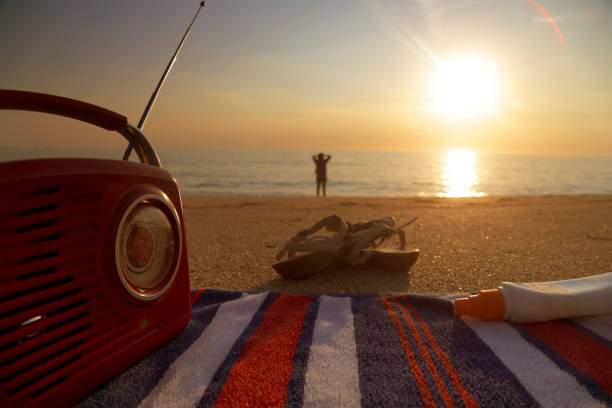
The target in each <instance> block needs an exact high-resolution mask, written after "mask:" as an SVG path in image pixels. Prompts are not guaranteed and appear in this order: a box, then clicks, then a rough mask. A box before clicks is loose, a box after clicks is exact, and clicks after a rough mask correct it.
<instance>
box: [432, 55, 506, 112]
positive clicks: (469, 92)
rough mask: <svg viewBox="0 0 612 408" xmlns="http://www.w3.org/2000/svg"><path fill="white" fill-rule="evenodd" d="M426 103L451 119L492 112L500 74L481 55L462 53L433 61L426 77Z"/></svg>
mask: <svg viewBox="0 0 612 408" xmlns="http://www.w3.org/2000/svg"><path fill="white" fill-rule="evenodd" d="M428 88H429V95H428V99H429V107H430V109H431V110H433V111H434V112H435V113H436V114H438V115H442V116H444V117H447V118H452V119H470V118H477V117H483V116H488V115H495V114H497V113H498V110H499V104H500V77H499V73H498V71H497V68H496V66H495V64H494V63H493V62H492V61H489V60H487V59H484V58H479V57H472V56H461V57H455V58H452V59H449V60H446V61H440V62H438V63H437V64H436V67H435V69H434V71H433V72H432V74H431V76H430V78H429V87H428Z"/></svg>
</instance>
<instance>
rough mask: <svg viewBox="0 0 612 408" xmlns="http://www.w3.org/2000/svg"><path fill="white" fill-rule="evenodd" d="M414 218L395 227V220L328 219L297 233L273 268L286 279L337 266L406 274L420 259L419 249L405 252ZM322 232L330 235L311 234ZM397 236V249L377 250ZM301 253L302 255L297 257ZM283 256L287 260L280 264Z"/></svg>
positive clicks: (387, 218)
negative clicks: (408, 229)
mask: <svg viewBox="0 0 612 408" xmlns="http://www.w3.org/2000/svg"><path fill="white" fill-rule="evenodd" d="M414 221H416V217H415V218H413V219H412V220H410V221H408V222H407V223H405V224H403V225H400V226H399V227H396V226H395V225H396V222H395V218H393V217H384V218H380V219H377V220H372V221H368V222H360V223H356V224H351V223H348V222H344V220H343V219H342V218H340V217H339V216H337V215H330V216H328V217H325V218H323V219H321V220H320V221H318V222H317V223H315V224H314V225H313V226H312V227H310V228H308V229H305V230H302V231H300V232H298V233H297V234H296V235H295V236H293V237H292V238H291V239H290V240H289V241H287V243H286V244H285V246H284V247H283V248H282V249H281V250H280V251H279V252H278V254H276V260H277V261H278V262H276V263H274V264H273V265H272V267H274V269H275V270H276V272H278V274H279V275H281V276H282V277H283V278H286V279H301V278H305V277H307V276H310V275H313V274H315V273H317V272H319V271H322V270H324V269H328V268H331V267H333V266H336V265H338V264H340V263H344V264H347V265H351V266H357V265H367V266H368V267H372V268H376V269H383V270H387V271H407V270H409V269H410V268H411V267H412V265H414V263H415V262H416V260H417V258H418V257H419V250H418V249H406V235H405V233H404V230H403V229H404V228H405V227H407V226H408V225H410V224H412V223H413V222H414ZM323 228H325V229H326V230H327V231H330V232H332V234H331V235H315V236H312V234H314V233H316V232H318V231H320V230H322V229H323ZM396 234H397V235H398V237H399V240H400V245H399V248H397V249H391V248H378V246H379V245H381V244H382V243H383V242H384V241H385V240H387V239H389V238H391V237H393V236H394V235H396ZM299 253H301V254H299ZM285 256H287V259H285V260H282V259H283V258H284V257H285Z"/></svg>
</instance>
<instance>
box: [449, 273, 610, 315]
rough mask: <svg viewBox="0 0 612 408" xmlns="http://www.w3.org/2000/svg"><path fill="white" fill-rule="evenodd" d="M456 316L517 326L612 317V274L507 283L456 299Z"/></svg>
mask: <svg viewBox="0 0 612 408" xmlns="http://www.w3.org/2000/svg"><path fill="white" fill-rule="evenodd" d="M454 312H455V315H457V316H463V315H467V316H476V317H480V318H481V319H483V320H498V319H505V320H508V321H511V322H515V323H530V322H542V321H547V320H554V319H565V318H570V317H578V316H591V315H600V314H608V313H612V272H609V273H605V274H601V275H593V276H588V277H585V278H577V279H568V280H562V281H554V282H534V283H512V282H503V283H502V284H501V285H500V286H499V287H498V288H497V289H491V290H481V291H479V292H478V293H477V294H476V295H472V296H469V297H467V298H461V299H456V300H455V307H454Z"/></svg>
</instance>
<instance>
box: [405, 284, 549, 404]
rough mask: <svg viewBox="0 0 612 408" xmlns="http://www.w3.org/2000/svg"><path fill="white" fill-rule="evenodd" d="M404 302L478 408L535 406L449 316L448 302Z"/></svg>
mask: <svg viewBox="0 0 612 408" xmlns="http://www.w3.org/2000/svg"><path fill="white" fill-rule="evenodd" d="M408 299H409V301H410V303H411V304H412V306H414V308H415V309H416V310H417V312H418V313H419V315H420V316H421V317H422V318H423V319H424V320H425V321H426V322H427V324H428V327H429V329H430V330H431V332H432V333H433V335H434V336H435V338H436V341H437V343H438V345H439V346H440V347H441V348H442V350H443V351H444V353H445V354H446V355H447V356H448V358H449V359H450V361H451V362H452V365H453V367H454V368H455V370H456V371H457V373H458V374H459V377H460V378H461V382H462V384H463V385H464V386H465V388H466V389H467V390H468V391H469V392H470V394H471V395H472V396H473V397H474V399H475V400H476V401H477V403H478V405H479V406H486V407H490V406H513V407H514V406H537V405H538V404H537V402H536V401H535V400H534V399H533V398H532V397H531V396H530V395H529V393H528V392H527V390H525V388H524V387H523V386H522V385H521V384H520V382H519V381H518V380H517V379H516V376H515V375H514V374H513V373H512V372H511V371H510V370H509V369H508V368H507V367H506V366H505V365H504V364H503V363H502V362H501V361H500V360H499V359H498V358H497V356H496V355H495V354H494V353H493V352H492V351H491V349H490V348H489V347H488V346H487V345H486V344H485V343H484V342H483V341H482V340H480V338H479V337H478V336H477V335H476V333H474V331H473V330H472V329H471V328H469V327H468V326H467V325H466V324H465V323H464V322H463V321H462V320H461V319H459V318H456V317H455V316H454V315H453V311H452V308H453V305H452V302H450V301H448V300H445V299H436V298H433V297H425V296H414V295H413V296H409V297H408Z"/></svg>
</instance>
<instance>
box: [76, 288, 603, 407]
mask: <svg viewBox="0 0 612 408" xmlns="http://www.w3.org/2000/svg"><path fill="white" fill-rule="evenodd" d="M192 303H193V315H192V318H191V321H190V323H189V325H188V327H187V328H186V329H185V331H184V332H183V333H182V334H181V335H179V336H178V337H177V338H176V339H174V340H173V341H171V342H170V343H168V344H166V345H165V346H164V347H162V348H161V349H159V350H158V351H156V352H155V353H153V354H151V355H150V356H149V357H147V358H146V359H144V360H142V361H141V362H140V363H138V364H136V365H135V366H133V367H131V368H130V369H128V370H127V371H125V372H124V373H123V374H122V375H120V376H118V377H116V378H115V379H113V380H112V381H110V382H109V383H107V384H106V385H104V386H103V387H102V388H100V389H99V390H98V391H96V392H94V393H93V394H91V395H90V396H89V397H88V398H87V399H86V400H84V401H82V403H81V404H80V406H82V407H94V406H95V407H100V406H104V407H136V406H142V407H196V406H197V407H226V406H227V407H247V406H248V407H260V406H261V407H301V406H320V407H360V406H363V407H412V406H414V407H419V406H447V407H448V406H458V407H462V406H468V407H476V406H482V407H499V406H511V407H522V406H545V407H563V406H568V407H591V406H612V315H602V316H590V317H582V318H575V319H570V320H556V321H551V322H545V323H535V324H510V323H507V322H504V321H493V322H484V321H481V320H477V319H474V318H469V317H466V318H458V317H456V316H454V315H453V313H452V300H451V297H444V296H425V295H413V294H398V295H369V294H368V295H366V294H339V295H331V294H316V295H308V294H288V293H270V292H256V293H252V292H250V293H241V292H233V291H223V290H215V289H207V290H198V291H194V292H193V293H192Z"/></svg>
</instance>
